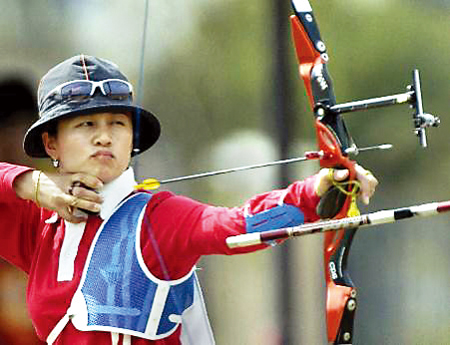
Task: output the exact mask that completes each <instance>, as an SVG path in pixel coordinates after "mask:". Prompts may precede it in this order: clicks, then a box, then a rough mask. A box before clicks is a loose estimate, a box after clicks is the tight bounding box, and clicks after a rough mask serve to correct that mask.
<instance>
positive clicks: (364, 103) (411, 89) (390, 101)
mask: <svg viewBox="0 0 450 345" xmlns="http://www.w3.org/2000/svg"><path fill="white" fill-rule="evenodd" d="M404 103H408V104H409V105H410V106H411V107H412V108H414V110H415V111H414V114H413V120H414V132H415V133H416V135H417V136H418V137H419V142H420V145H421V146H422V147H427V138H426V133H425V129H426V128H427V127H437V126H439V123H440V120H439V118H438V117H437V116H434V115H432V114H427V113H424V112H423V105H422V92H421V89H420V76H419V71H418V70H417V69H415V70H414V71H413V83H412V85H408V87H407V92H405V93H400V94H396V95H391V96H384V97H376V98H370V99H366V100H361V101H354V102H348V103H342V104H336V105H333V106H329V107H327V106H325V105H323V104H320V103H319V104H316V106H315V111H314V112H315V114H316V116H317V117H319V118H322V117H326V116H327V115H329V114H330V113H332V114H333V115H336V114H343V113H349V112H354V111H359V110H366V109H371V108H380V107H386V106H391V105H397V104H404Z"/></svg>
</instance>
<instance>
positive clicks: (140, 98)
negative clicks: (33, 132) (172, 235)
mask: <svg viewBox="0 0 450 345" xmlns="http://www.w3.org/2000/svg"><path fill="white" fill-rule="evenodd" d="M144 6H145V9H144V23H143V28H142V40H141V49H140V50H141V51H140V61H139V80H138V91H137V95H136V105H137V107H138V109H137V111H136V124H135V125H136V128H137V129H138V130H136V131H135V133H134V148H133V150H134V153H136V154H137V155H136V157H135V159H134V162H133V169H134V173H135V175H136V176H139V174H138V169H139V155H138V154H139V153H140V152H139V151H140V150H139V143H140V130H139V128H140V125H141V111H140V108H141V107H142V103H143V96H144V73H145V72H144V71H145V48H146V40H147V27H148V22H149V0H145V5H144ZM144 220H145V222H146V223H147V228H148V229H149V238H150V242H151V245H152V248H153V250H154V252H155V255H156V258H157V261H158V263H159V265H160V268H161V271H162V274H163V277H164V279H165V280H166V281H171V278H170V274H169V270H168V267H167V264H166V262H165V260H164V257H163V256H162V253H161V250H160V247H159V245H158V242H157V240H156V238H155V235H154V232H153V228H152V226H151V224H150V221H149V220H148V219H147V217H146V216H144ZM173 298H174V300H175V304H176V307H177V309H178V310H179V311H180V317H182V315H181V310H182V309H181V304H180V301H179V298H178V296H177V295H176V294H174V295H173ZM180 326H181V327H182V329H183V323H181V325H180ZM184 332H186V336H187V340H188V343H189V344H194V342H192V337H191V334H190V333H189V327H187V325H185V327H184ZM180 335H181V334H180ZM189 344H187V345H189Z"/></svg>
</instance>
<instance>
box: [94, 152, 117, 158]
mask: <svg viewBox="0 0 450 345" xmlns="http://www.w3.org/2000/svg"><path fill="white" fill-rule="evenodd" d="M92 157H94V158H114V155H113V154H112V152H111V151H107V150H101V151H97V152H95V153H94V154H93V155H92Z"/></svg>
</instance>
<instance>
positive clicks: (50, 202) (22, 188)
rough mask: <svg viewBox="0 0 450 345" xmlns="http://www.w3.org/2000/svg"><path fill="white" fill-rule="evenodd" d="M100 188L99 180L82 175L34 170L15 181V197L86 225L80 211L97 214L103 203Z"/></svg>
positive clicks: (100, 182)
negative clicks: (30, 201) (32, 202)
mask: <svg viewBox="0 0 450 345" xmlns="http://www.w3.org/2000/svg"><path fill="white" fill-rule="evenodd" d="M102 188H103V183H102V181H101V180H99V179H98V178H97V177H95V176H92V175H88V174H85V173H75V174H61V173H48V172H45V173H44V172H42V171H39V170H34V171H28V172H25V173H23V174H21V175H19V176H18V177H17V178H16V179H15V181H14V189H15V191H16V194H17V196H19V197H20V198H22V199H27V200H32V201H34V202H35V203H36V204H37V205H38V206H39V207H44V208H46V209H50V210H54V211H56V212H57V213H58V214H59V215H60V216H61V217H62V218H64V219H65V220H67V221H69V222H72V223H80V222H83V221H86V219H87V217H88V215H87V214H86V213H85V212H82V211H80V210H86V211H88V212H92V213H98V212H100V209H101V203H102V202H103V200H102V197H101V196H100V194H99V193H98V191H99V190H101V189H102Z"/></svg>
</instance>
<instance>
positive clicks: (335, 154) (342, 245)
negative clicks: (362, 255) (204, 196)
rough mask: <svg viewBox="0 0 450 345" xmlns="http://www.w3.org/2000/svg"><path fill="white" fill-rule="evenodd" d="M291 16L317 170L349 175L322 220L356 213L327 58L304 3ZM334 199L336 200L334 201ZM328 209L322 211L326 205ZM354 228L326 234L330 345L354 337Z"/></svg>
mask: <svg viewBox="0 0 450 345" xmlns="http://www.w3.org/2000/svg"><path fill="white" fill-rule="evenodd" d="M292 5H293V9H294V11H295V15H292V16H291V27H292V37H293V41H294V44H295V49H296V53H297V58H298V62H299V72H300V76H301V77H302V79H303V81H304V83H305V87H306V91H307V94H308V98H309V102H310V105H311V108H312V109H313V111H314V115H315V118H316V120H315V128H316V135H317V140H318V146H319V150H320V151H322V152H323V156H322V158H321V159H320V165H321V167H326V168H346V169H348V170H349V172H350V174H349V175H350V176H349V180H348V184H347V187H345V188H346V190H347V192H346V193H341V192H339V191H336V190H331V192H330V194H329V195H325V196H324V197H323V198H322V201H324V200H328V203H330V202H334V203H336V205H334V207H333V212H332V214H329V212H325V213H323V212H322V214H320V213H321V212H319V214H320V215H321V217H326V218H328V217H330V215H331V216H332V218H334V219H339V218H344V217H347V216H348V215H354V214H355V213H357V208H356V206H355V198H354V193H352V189H353V187H354V185H353V181H354V180H355V175H356V173H355V163H354V162H353V161H351V160H350V159H349V158H348V157H347V155H346V154H344V153H343V152H345V151H346V150H347V149H348V148H350V147H354V143H353V140H352V138H351V136H350V134H349V132H348V131H347V129H346V126H345V123H344V121H343V119H342V117H341V116H340V115H339V114H338V113H337V112H334V111H332V109H331V107H332V106H333V105H335V103H336V101H335V95H334V92H333V87H332V82H331V78H330V76H329V74H328V71H327V67H326V63H327V62H328V55H327V53H326V47H325V44H324V43H323V41H322V40H321V38H320V34H319V30H318V26H317V24H316V22H315V19H314V15H313V13H312V8H311V6H310V4H309V2H308V1H307V0H297V1H296V0H293V1H292ZM336 200H338V201H336ZM325 208H326V207H325ZM355 232H356V228H353V229H340V230H338V231H336V232H330V233H327V234H326V235H325V239H324V262H325V278H326V289H327V301H326V308H327V310H326V313H327V333H328V341H329V342H332V343H333V344H350V343H351V341H352V338H353V319H354V312H355V308H356V300H355V296H356V292H355V289H354V286H353V283H352V281H351V279H350V278H349V276H348V273H347V272H346V264H347V257H348V252H349V248H350V245H351V243H352V240H353V237H354V235H355Z"/></svg>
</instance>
